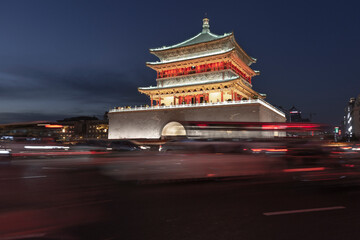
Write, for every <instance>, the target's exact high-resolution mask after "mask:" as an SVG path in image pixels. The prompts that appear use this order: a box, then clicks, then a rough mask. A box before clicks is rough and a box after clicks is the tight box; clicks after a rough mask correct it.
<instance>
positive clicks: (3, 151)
mask: <svg viewBox="0 0 360 240" xmlns="http://www.w3.org/2000/svg"><path fill="white" fill-rule="evenodd" d="M9 153H10V151H8V150H0V154H9Z"/></svg>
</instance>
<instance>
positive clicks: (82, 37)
mask: <svg viewBox="0 0 360 240" xmlns="http://www.w3.org/2000/svg"><path fill="white" fill-rule="evenodd" d="M205 12H207V14H208V17H209V19H210V29H211V31H212V32H213V33H216V34H223V33H224V32H231V31H234V33H235V37H236V40H237V42H238V43H239V44H240V46H242V47H243V48H244V50H245V51H246V52H247V53H248V54H249V55H250V56H252V57H254V58H257V59H258V62H257V63H256V64H253V65H252V68H253V69H256V70H260V71H261V75H260V76H257V77H255V78H254V79H253V85H254V89H255V90H257V91H259V92H261V93H266V94H267V95H268V98H267V101H269V102H270V103H272V104H274V105H278V106H283V107H285V108H290V107H291V106H293V105H294V106H296V107H298V108H299V109H301V110H302V112H303V115H304V117H308V116H309V114H310V113H313V114H316V115H314V117H313V120H315V121H318V122H324V123H337V122H340V121H341V119H342V115H343V109H344V107H345V106H346V103H347V101H348V99H349V98H350V97H355V96H357V95H358V94H359V93H360V79H359V73H358V72H359V64H360V60H359V56H360V44H359V43H360V31H359V30H360V14H359V12H360V3H359V2H358V1H265V0H264V1H106V0H99V1H90V0H86V1H80V0H79V1H77V0H69V1H66V0H58V1H55V0H51V1H49V0H44V1H37V0H31V1H30V0H23V1H18V0H9V1H7V0H0V102H1V104H0V123H5V122H13V121H27V120H56V119H61V118H64V117H69V116H79V115H90V116H92V115H97V116H100V115H102V114H103V113H104V112H105V111H106V110H108V109H109V108H111V107H114V106H125V105H140V104H147V103H149V101H148V99H147V98H146V97H145V96H144V95H141V94H140V93H138V92H137V87H139V86H149V85H155V84H156V81H155V77H156V75H155V71H153V70H151V69H147V67H146V66H145V62H146V61H153V60H156V58H155V57H154V56H152V55H151V54H149V51H148V49H149V48H154V47H161V46H163V45H172V44H175V43H178V42H181V41H183V40H186V39H188V38H190V37H192V36H194V35H196V34H197V33H198V32H200V31H201V26H202V18H203V17H204V13H205Z"/></svg>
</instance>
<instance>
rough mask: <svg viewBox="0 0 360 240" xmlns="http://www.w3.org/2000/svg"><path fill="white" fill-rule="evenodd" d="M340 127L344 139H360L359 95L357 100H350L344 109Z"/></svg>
mask: <svg viewBox="0 0 360 240" xmlns="http://www.w3.org/2000/svg"><path fill="white" fill-rule="evenodd" d="M342 127H343V129H342V131H343V136H344V138H345V139H348V140H350V139H352V138H358V139H359V138H360V95H358V97H357V98H350V100H349V102H348V104H347V106H346V107H345V116H344V119H343V126H342Z"/></svg>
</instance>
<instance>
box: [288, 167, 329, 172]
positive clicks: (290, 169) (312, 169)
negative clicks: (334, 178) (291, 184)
mask: <svg viewBox="0 0 360 240" xmlns="http://www.w3.org/2000/svg"><path fill="white" fill-rule="evenodd" d="M324 170H325V168H324V167H316V168H289V169H284V170H283V172H314V171H324Z"/></svg>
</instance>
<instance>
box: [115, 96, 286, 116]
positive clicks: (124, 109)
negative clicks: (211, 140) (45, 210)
mask: <svg viewBox="0 0 360 240" xmlns="http://www.w3.org/2000/svg"><path fill="white" fill-rule="evenodd" d="M250 104H260V105H262V106H264V107H267V108H269V109H270V110H272V111H274V112H276V113H278V114H279V115H281V116H283V117H285V114H284V113H283V112H282V111H281V110H279V109H277V108H275V107H274V106H272V105H271V104H269V103H268V102H266V101H265V100H263V99H249V100H239V101H223V102H216V103H209V102H207V103H194V104H192V103H189V104H179V105H169V106H161V105H157V106H148V105H146V106H135V107H115V108H113V109H110V110H109V113H116V112H134V111H154V110H170V109H181V108H204V107H220V106H230V105H250Z"/></svg>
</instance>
